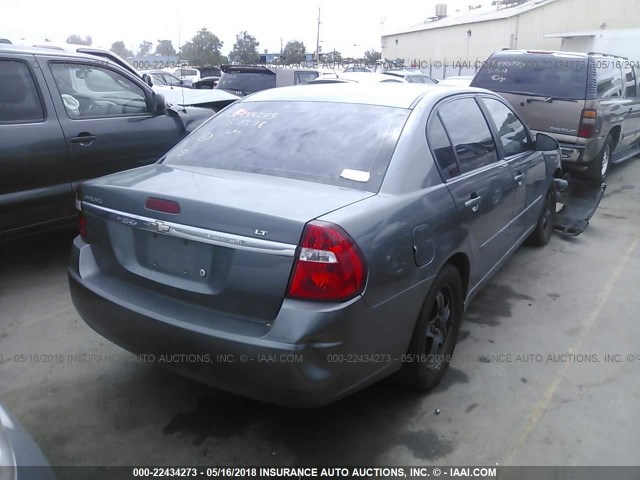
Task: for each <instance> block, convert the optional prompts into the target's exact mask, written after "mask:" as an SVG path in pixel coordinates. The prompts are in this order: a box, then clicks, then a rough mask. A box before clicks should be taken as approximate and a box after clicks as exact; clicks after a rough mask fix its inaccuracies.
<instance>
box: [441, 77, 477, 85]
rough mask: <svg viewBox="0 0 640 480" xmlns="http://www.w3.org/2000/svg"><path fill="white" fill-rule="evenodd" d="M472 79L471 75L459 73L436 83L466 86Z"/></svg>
mask: <svg viewBox="0 0 640 480" xmlns="http://www.w3.org/2000/svg"><path fill="white" fill-rule="evenodd" d="M472 80H473V76H472V75H461V76H456V77H447V78H445V79H443V80H440V81H439V82H438V85H449V86H457V87H468V86H469V85H471V81H472Z"/></svg>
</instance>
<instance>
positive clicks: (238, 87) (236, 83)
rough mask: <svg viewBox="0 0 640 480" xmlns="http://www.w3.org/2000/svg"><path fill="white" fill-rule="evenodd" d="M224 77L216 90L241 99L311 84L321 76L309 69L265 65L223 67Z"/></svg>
mask: <svg viewBox="0 0 640 480" xmlns="http://www.w3.org/2000/svg"><path fill="white" fill-rule="evenodd" d="M220 68H221V69H222V77H220V81H219V82H218V84H217V85H216V89H219V90H225V91H227V92H230V93H232V94H234V95H238V96H239V97H244V96H245V95H249V94H250V93H255V92H259V91H261V90H266V89H268V88H275V87H286V86H290V85H299V84H304V83H307V82H310V81H311V80H313V79H315V78H318V76H319V75H320V74H319V73H318V71H317V70H313V69H308V68H287V67H284V68H283V67H280V68H278V67H275V66H273V67H272V66H265V65H223V66H222V67H220Z"/></svg>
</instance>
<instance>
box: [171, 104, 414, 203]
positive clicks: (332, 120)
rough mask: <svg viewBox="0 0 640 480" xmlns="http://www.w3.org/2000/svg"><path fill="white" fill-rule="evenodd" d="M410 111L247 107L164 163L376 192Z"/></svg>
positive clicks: (218, 119) (233, 110)
mask: <svg viewBox="0 0 640 480" xmlns="http://www.w3.org/2000/svg"><path fill="white" fill-rule="evenodd" d="M408 115H409V110H406V109H401V108H390V107H381V106H375V105H356V104H347V103H328V102H327V103H324V102H241V103H236V104H234V105H232V106H230V107H229V108H227V109H225V110H224V111H222V112H221V113H220V114H219V115H216V116H214V117H212V118H211V119H210V120H209V121H208V122H206V123H205V124H204V125H203V126H202V127H200V128H199V129H197V130H196V131H195V132H194V133H193V134H191V135H189V136H188V137H187V138H186V139H185V140H184V141H183V142H181V143H180V144H178V145H177V146H176V147H175V148H174V149H173V150H171V151H170V152H169V153H168V154H167V156H166V157H165V160H164V163H166V164H168V165H190V166H196V167H210V168H218V169H224V170H235V171H242V172H252V173H259V174H264V175H273V176H277V177H286V178H294V179H299V180H306V181H311V182H316V183H325V184H330V185H336V186H341V187H347V188H352V189H357V190H366V191H370V192H377V191H378V189H379V188H380V184H381V183H382V179H383V177H384V174H385V172H386V170H387V166H388V164H389V161H390V159H391V156H392V154H393V150H394V148H395V145H396V142H397V141H398V138H399V136H400V132H401V130H402V126H403V125H404V123H405V121H406V119H407V117H408Z"/></svg>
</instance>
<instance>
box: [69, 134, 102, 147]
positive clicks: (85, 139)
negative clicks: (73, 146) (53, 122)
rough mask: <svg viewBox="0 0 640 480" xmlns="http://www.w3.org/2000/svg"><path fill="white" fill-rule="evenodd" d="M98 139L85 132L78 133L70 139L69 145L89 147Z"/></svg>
mask: <svg viewBox="0 0 640 480" xmlns="http://www.w3.org/2000/svg"><path fill="white" fill-rule="evenodd" d="M96 138H98V137H96V136H95V135H91V134H90V133H87V132H82V133H79V134H78V136H77V137H72V138H71V140H69V141H70V142H71V143H79V144H80V145H83V146H84V145H91V144H92V143H93V141H94V140H95V139H96Z"/></svg>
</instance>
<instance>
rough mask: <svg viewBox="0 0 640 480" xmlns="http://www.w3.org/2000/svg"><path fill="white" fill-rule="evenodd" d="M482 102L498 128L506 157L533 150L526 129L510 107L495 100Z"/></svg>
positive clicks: (487, 99)
mask: <svg viewBox="0 0 640 480" xmlns="http://www.w3.org/2000/svg"><path fill="white" fill-rule="evenodd" d="M482 101H483V102H484V104H485V105H486V107H487V111H488V112H489V116H490V117H491V119H492V120H493V123H494V124H495V126H496V130H497V132H498V136H499V137H500V142H501V143H502V146H503V147H504V152H505V156H507V157H511V156H513V155H518V154H520V153H524V152H527V151H529V150H533V143H532V142H531V140H530V139H529V135H528V134H527V129H526V127H525V126H524V125H523V123H522V122H521V121H520V120H518V117H516V115H515V114H514V113H513V112H512V111H511V109H510V108H509V107H507V106H506V105H505V104H504V103H502V102H500V101H498V100H495V99H493V98H483V99H482Z"/></svg>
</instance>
